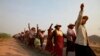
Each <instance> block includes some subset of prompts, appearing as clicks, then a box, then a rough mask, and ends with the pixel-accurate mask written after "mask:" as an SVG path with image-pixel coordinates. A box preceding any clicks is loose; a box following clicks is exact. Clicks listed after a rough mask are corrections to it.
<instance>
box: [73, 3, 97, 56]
mask: <svg viewBox="0 0 100 56" xmlns="http://www.w3.org/2000/svg"><path fill="white" fill-rule="evenodd" d="M83 9H84V4H83V3H82V4H81V6H80V12H79V16H78V18H77V20H76V22H75V29H76V37H77V38H76V41H75V55H76V56H96V55H95V54H94V52H92V50H91V49H90V47H89V45H88V44H89V43H88V35H87V31H86V28H85V24H86V22H87V20H88V16H83Z"/></svg>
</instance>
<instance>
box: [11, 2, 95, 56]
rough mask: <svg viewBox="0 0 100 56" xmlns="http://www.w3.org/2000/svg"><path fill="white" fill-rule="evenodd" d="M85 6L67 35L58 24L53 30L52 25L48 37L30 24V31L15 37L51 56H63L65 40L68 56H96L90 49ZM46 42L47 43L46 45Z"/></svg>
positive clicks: (69, 27) (82, 5) (70, 26)
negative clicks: (71, 55)
mask: <svg viewBox="0 0 100 56" xmlns="http://www.w3.org/2000/svg"><path fill="white" fill-rule="evenodd" d="M83 10H84V4H83V3H82V4H81V5H80V12H79V16H78V18H77V20H76V21H75V24H69V25H68V26H67V27H68V30H67V32H66V34H64V33H63V32H62V31H61V29H60V28H61V27H62V26H61V25H60V24H57V25H55V26H54V28H55V29H53V28H52V25H53V24H51V25H50V27H49V28H48V30H47V31H48V35H47V36H45V34H44V33H45V31H46V30H42V29H39V27H38V25H37V28H35V27H32V28H31V27H30V24H28V30H24V32H21V33H18V34H15V35H14V36H13V37H15V38H17V39H19V40H20V41H21V42H23V43H24V44H26V45H28V46H30V47H34V48H38V49H40V50H46V51H48V52H50V54H51V56H63V48H64V39H66V41H67V43H66V56H68V53H69V52H70V51H71V52H73V51H74V52H75V56H96V55H95V54H94V53H93V51H92V50H91V49H90V47H89V40H88V35H87V31H86V28H85V24H86V21H87V20H88V16H83ZM74 27H75V31H74ZM45 42H46V43H45Z"/></svg>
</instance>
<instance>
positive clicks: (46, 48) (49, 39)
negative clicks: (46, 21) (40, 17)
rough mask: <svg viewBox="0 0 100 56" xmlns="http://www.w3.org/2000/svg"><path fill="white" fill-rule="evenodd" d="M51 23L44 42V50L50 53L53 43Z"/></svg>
mask: <svg viewBox="0 0 100 56" xmlns="http://www.w3.org/2000/svg"><path fill="white" fill-rule="evenodd" d="M52 25H53V24H51V25H50V27H49V29H48V38H47V44H46V47H45V50H47V51H49V52H50V53H51V54H52V52H53V43H52V38H51V36H52V32H53V28H52Z"/></svg>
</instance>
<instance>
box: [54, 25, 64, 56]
mask: <svg viewBox="0 0 100 56" xmlns="http://www.w3.org/2000/svg"><path fill="white" fill-rule="evenodd" d="M60 28H61V25H58V24H57V25H56V26H55V30H54V31H53V33H52V37H53V38H54V53H53V54H54V56H63V48H64V35H63V32H62V31H61V30H60Z"/></svg>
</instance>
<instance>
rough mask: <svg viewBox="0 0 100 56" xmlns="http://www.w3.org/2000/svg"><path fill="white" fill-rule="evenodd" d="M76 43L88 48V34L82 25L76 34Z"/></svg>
mask: <svg viewBox="0 0 100 56" xmlns="http://www.w3.org/2000/svg"><path fill="white" fill-rule="evenodd" d="M76 37H77V38H76V42H75V43H77V44H79V45H84V46H87V32H86V29H85V27H84V26H83V25H80V26H79V28H78V30H77V32H76Z"/></svg>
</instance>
